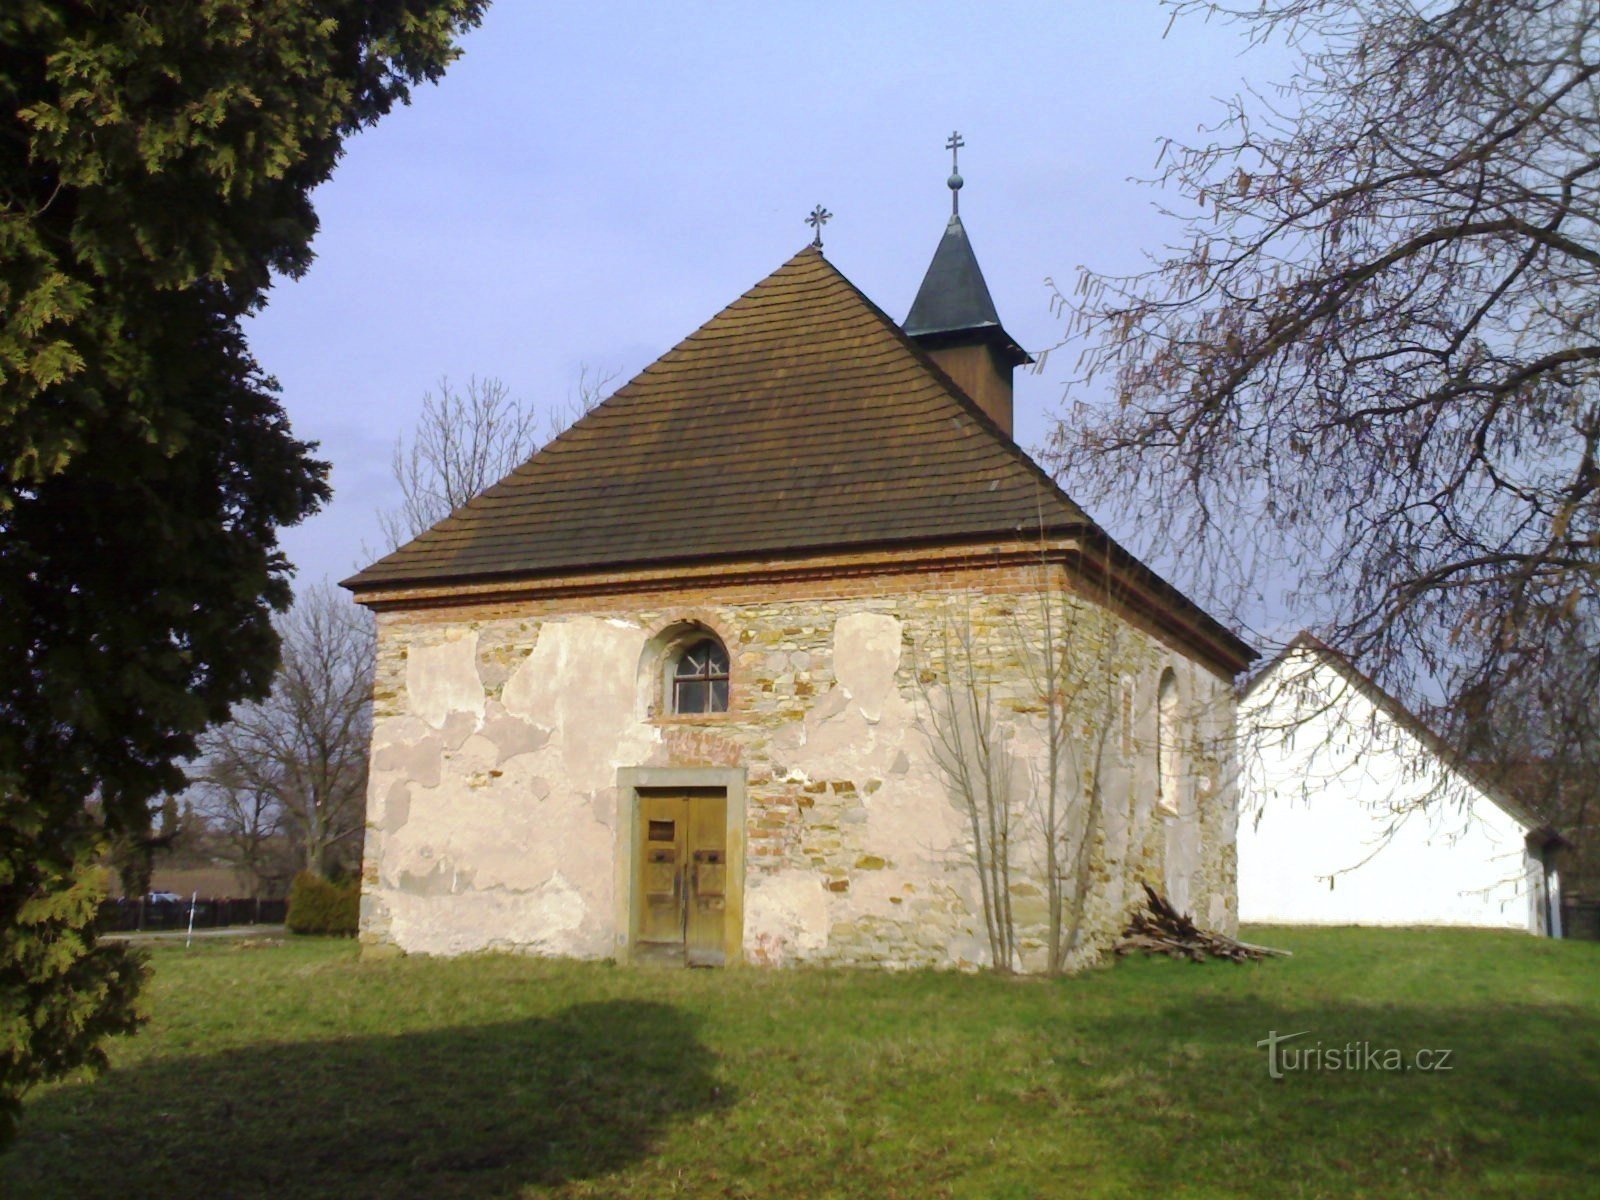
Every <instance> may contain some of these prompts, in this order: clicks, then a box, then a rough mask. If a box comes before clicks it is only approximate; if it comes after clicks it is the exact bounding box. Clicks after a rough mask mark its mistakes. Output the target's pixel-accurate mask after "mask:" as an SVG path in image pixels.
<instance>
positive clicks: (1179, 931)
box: [1113, 883, 1289, 962]
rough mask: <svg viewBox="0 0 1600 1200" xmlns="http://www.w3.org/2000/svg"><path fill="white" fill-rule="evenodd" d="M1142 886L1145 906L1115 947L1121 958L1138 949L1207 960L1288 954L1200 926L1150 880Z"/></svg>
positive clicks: (1282, 955)
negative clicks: (1178, 908) (1158, 890)
mask: <svg viewBox="0 0 1600 1200" xmlns="http://www.w3.org/2000/svg"><path fill="white" fill-rule="evenodd" d="M1143 886H1144V894H1145V907H1144V910H1143V911H1142V912H1137V913H1135V914H1134V916H1133V920H1132V921H1130V922H1129V923H1128V928H1127V929H1125V930H1123V933H1122V938H1121V940H1119V941H1118V942H1117V944H1116V945H1115V946H1114V947H1113V949H1114V950H1115V951H1116V953H1117V956H1118V957H1119V958H1120V957H1122V956H1123V955H1124V954H1132V953H1134V952H1135V951H1140V952H1143V953H1145V954H1165V955H1168V956H1169V957H1171V958H1187V959H1189V960H1190V961H1191V962H1205V960H1206V959H1208V958H1225V959H1228V960H1229V961H1230V962H1256V961H1259V960H1260V959H1263V958H1269V957H1285V958H1286V957H1288V956H1289V951H1287V950H1274V949H1272V948H1271V947H1269V946H1252V945H1251V944H1250V943H1249V942H1241V941H1238V940H1237V939H1235V938H1231V937H1226V936H1224V935H1223V934H1220V933H1212V932H1211V931H1210V930H1207V929H1201V928H1200V927H1199V926H1198V925H1196V924H1195V923H1194V921H1193V919H1192V918H1190V917H1186V916H1185V915H1184V914H1183V913H1181V912H1179V911H1178V910H1177V909H1176V908H1174V907H1173V906H1172V904H1171V902H1170V901H1168V900H1167V898H1166V897H1165V896H1162V895H1161V894H1160V893H1159V892H1157V891H1156V890H1155V889H1154V888H1153V887H1151V886H1150V885H1149V884H1148V883H1147V884H1144V885H1143Z"/></svg>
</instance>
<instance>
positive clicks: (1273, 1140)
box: [0, 929, 1600, 1200]
mask: <svg viewBox="0 0 1600 1200" xmlns="http://www.w3.org/2000/svg"><path fill="white" fill-rule="evenodd" d="M1253 934H1254V936H1255V937H1256V938H1257V939H1258V940H1264V941H1269V942H1271V943H1273V944H1277V945H1282V946H1286V947H1288V948H1290V949H1292V950H1294V952H1295V957H1294V958H1293V959H1289V960H1280V961H1274V962H1268V963H1263V964H1259V965H1252V966H1245V967H1237V966H1233V965H1231V964H1225V963H1216V964H1209V965H1206V966H1193V965H1190V964H1187V963H1177V962H1170V961H1167V960H1138V961H1129V962H1125V963H1123V964H1121V965H1119V966H1118V967H1116V968H1115V969H1113V970H1104V971H1098V972H1094V973H1091V974H1089V975H1088V976H1086V977H1083V978H1078V979H1072V980H1062V981H1038V980H1022V981H1008V980H1002V979H996V978H991V977H986V976H976V977H974V976H962V975H950V974H923V973H918V974H898V975H896V974H878V973H869V972H854V973H842V972H823V971H788V972H761V971H753V970H744V971H726V972H713V971H693V972H685V971H664V970H648V969H640V970H630V969H624V968H616V967H610V966H605V965H600V964H578V963H566V962H547V961H539V960H533V959H519V958H512V957H505V956H481V957H473V958H468V959H459V960H455V961H435V960H427V959H395V960H388V961H381V962H373V961H367V962H362V961H360V960H359V959H358V957H357V954H356V950H355V947H354V946H353V945H351V944H350V943H348V942H318V941H310V942H300V941H291V942H289V943H287V944H285V945H282V946H278V947H273V948H245V947H240V946H237V945H228V944H217V943H212V944H207V945H205V946H197V947H196V948H195V949H194V950H191V951H185V950H183V949H182V948H181V947H162V948H158V949H157V950H155V951H154V952H153V958H154V962H155V977H154V981H153V983H152V985H151V988H150V992H149V996H148V1009H149V1012H150V1023H149V1025H148V1027H147V1028H146V1029H145V1030H144V1031H143V1032H142V1033H141V1034H139V1035H138V1036H137V1037H135V1038H132V1039H128V1040H126V1041H123V1042H121V1043H120V1044H118V1045H117V1046H116V1047H115V1050H114V1053H113V1061H114V1068H113V1070H112V1071H111V1072H110V1073H109V1074H108V1075H106V1076H104V1077H102V1078H100V1079H97V1080H92V1081H70V1082H67V1083H64V1084H59V1085H56V1086H54V1087H51V1088H48V1089H44V1090H42V1091H40V1092H39V1093H37V1094H36V1095H35V1096H34V1097H33V1098H32V1099H31V1102H30V1104H29V1110H28V1114H27V1117H26V1119H25V1123H24V1128H23V1132H22V1136H21V1138H20V1140H19V1141H18V1143H17V1145H16V1147H15V1148H14V1150H13V1151H12V1152H11V1153H10V1154H8V1155H6V1156H5V1157H4V1158H0V1196H5V1197H17V1198H23V1197H28V1198H33V1197H39V1198H48V1197H74V1198H77V1197H95V1196H107V1197H134V1198H140V1197H150V1198H151V1200H183V1198H186V1197H195V1198H202V1197H203V1198H206V1200H209V1198H211V1197H256V1196H259V1197H274V1198H282V1197H309V1196H319V1197H320V1196H328V1197H339V1198H342V1200H354V1198H357V1197H412V1196H415V1197H472V1198H480V1197H483V1198H486V1197H500V1196H625V1197H650V1198H652V1200H654V1198H658V1197H669V1196H727V1197H755V1196H761V1197H834V1196H837V1197H869V1198H871V1200H894V1198H896V1197H917V1198H922V1197H939V1196H952V1197H984V1198H1002V1200H1012V1198H1021V1197H1035V1196H1048V1197H1053V1196H1184V1197H1190V1196H1219V1197H1221V1196H1227V1197H1232V1196H1262V1197H1273V1198H1275V1200H1276V1198H1280V1197H1301V1196H1305V1197H1310V1196H1338V1197H1349V1196H1440V1197H1467V1196H1506V1197H1510V1196H1525V1195H1537V1196H1540V1197H1555V1196H1574V1197H1578V1196H1582V1197H1590V1196H1594V1195H1597V1194H1600V1176H1597V1175H1596V1170H1597V1167H1600V1151H1597V1150H1596V1146H1595V1142H1596V1124H1595V1122H1596V1117H1597V1115H1600V945H1593V944H1582V943H1554V942H1548V941H1537V940H1534V939H1532V938H1528V937H1526V936H1522V935H1517V934H1498V933H1487V932H1475V931H1458V932H1447V931H1421V930H1396V931H1375V930H1353V929H1342V930H1323V931H1308V930H1292V931H1291V930H1256V931H1253ZM1271 1029H1276V1030H1279V1031H1285V1032H1286V1031H1293V1030H1301V1029H1308V1030H1311V1031H1312V1033H1311V1035H1310V1036H1308V1037H1307V1038H1304V1039H1301V1042H1300V1043H1299V1044H1307V1043H1311V1042H1313V1041H1315V1040H1319V1039H1320V1040H1321V1041H1322V1043H1323V1044H1324V1046H1325V1047H1333V1046H1335V1045H1343V1044H1344V1043H1345V1042H1349V1041H1361V1040H1365V1041H1367V1042H1370V1043H1371V1044H1372V1045H1374V1046H1381V1047H1388V1046H1394V1047H1397V1048H1400V1049H1402V1050H1405V1051H1406V1052H1407V1053H1408V1054H1409V1053H1410V1052H1412V1051H1415V1050H1417V1049H1424V1048H1427V1049H1449V1050H1451V1051H1452V1052H1453V1055H1452V1059H1451V1066H1452V1068H1453V1069H1452V1070H1450V1071H1448V1072H1443V1073H1431V1072H1419V1071H1409V1072H1402V1073H1378V1072H1371V1073H1369V1072H1348V1071H1341V1072H1337V1073H1330V1072H1322V1073H1301V1074H1290V1075H1289V1076H1288V1077H1287V1078H1284V1079H1282V1080H1276V1081H1275V1080H1272V1079H1269V1078H1268V1076H1267V1070H1266V1054H1265V1051H1263V1050H1259V1049H1257V1048H1256V1046H1255V1043H1256V1042H1257V1041H1258V1040H1259V1039H1261V1038H1264V1037H1265V1036H1266V1035H1267V1032H1268V1030H1271Z"/></svg>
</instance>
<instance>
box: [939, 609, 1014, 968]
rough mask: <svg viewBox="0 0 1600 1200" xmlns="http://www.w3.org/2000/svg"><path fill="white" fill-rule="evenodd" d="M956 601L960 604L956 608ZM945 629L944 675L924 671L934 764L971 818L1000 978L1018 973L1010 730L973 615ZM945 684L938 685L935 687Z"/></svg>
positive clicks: (955, 617)
mask: <svg viewBox="0 0 1600 1200" xmlns="http://www.w3.org/2000/svg"><path fill="white" fill-rule="evenodd" d="M953 600H954V598H952V601H953ZM946 616H947V619H946V620H944V621H943V622H942V623H941V625H940V629H939V633H940V645H939V652H940V659H939V663H938V665H937V669H936V670H933V671H923V670H919V671H918V672H917V677H918V679H921V680H923V681H924V686H923V690H922V701H923V705H924V708H925V711H926V713H927V718H926V728H927V733H928V741H929V744H930V746H931V748H932V751H933V758H934V762H935V763H936V764H937V766H938V768H939V771H940V773H941V774H942V775H943V776H944V777H945V780H946V782H947V783H948V784H949V786H950V790H951V792H952V793H953V794H954V798H955V800H956V802H957V804H958V805H959V806H960V808H961V810H962V812H963V813H964V815H965V816H966V818H967V833H968V836H969V837H970V838H971V858H972V864H973V866H974V867H975V868H976V870H977V874H978V890H979V895H980V897H981V901H982V907H983V923H984V931H985V933H986V934H987V935H988V940H989V957H990V961H991V962H992V963H993V965H994V969H995V970H996V971H1000V972H1002V973H1009V972H1011V971H1013V970H1015V969H1016V966H1017V927H1016V921H1015V919H1014V917H1013V915H1012V911H1011V893H1012V889H1013V886H1014V878H1013V868H1014V865H1015V864H1014V858H1013V853H1012V835H1013V832H1014V826H1015V824H1016V817H1017V814H1016V812H1015V809H1014V805H1013V798H1012V779H1013V776H1012V756H1011V751H1010V747H1009V746H1008V745H1007V742H1008V740H1009V734H1010V730H1009V729H1008V728H1007V726H1006V725H1005V724H1004V723H1003V722H1002V720H1001V716H1000V710H999V705H998V701H997V698H996V695H995V681H994V680H993V678H992V677H991V675H990V672H989V670H988V668H987V666H986V662H985V660H986V657H987V656H985V655H984V654H983V653H982V652H981V651H980V650H979V648H978V647H977V645H976V642H977V634H976V631H975V628H974V625H975V623H974V621H973V619H972V614H971V613H970V612H966V613H962V614H957V613H955V612H954V611H953V610H952V611H951V612H949V613H947V614H946ZM933 681H937V682H933Z"/></svg>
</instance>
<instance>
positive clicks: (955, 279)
mask: <svg viewBox="0 0 1600 1200" xmlns="http://www.w3.org/2000/svg"><path fill="white" fill-rule="evenodd" d="M903 328H904V329H905V332H906V336H908V337H911V338H914V339H915V340H916V341H918V342H920V343H921V344H922V345H923V346H924V347H932V346H936V345H950V344H952V343H966V342H969V341H970V342H983V343H988V344H989V345H991V346H993V347H994V348H995V350H996V351H997V352H998V353H1000V354H1001V355H1002V356H1003V357H1004V358H1005V359H1006V360H1007V361H1008V362H1009V363H1010V364H1011V365H1012V366H1017V365H1019V364H1021V363H1028V362H1032V361H1033V358H1032V356H1031V355H1029V353H1028V352H1027V351H1026V350H1024V349H1022V347H1020V346H1018V345H1017V343H1016V339H1014V338H1013V337H1012V336H1011V335H1010V334H1009V333H1007V332H1006V331H1005V329H1004V328H1003V327H1002V326H1001V324H1000V314H999V313H997V312H995V308H994V300H993V299H992V298H991V297H990V295H989V285H988V284H987V283H985V282H984V281H983V272H982V271H981V270H980V269H979V268H978V256H977V255H975V254H974V253H973V252H972V243H971V242H970V241H968V240H967V230H966V226H964V225H962V224H961V216H960V214H959V213H955V214H952V215H951V217H950V224H948V225H946V226H945V228H944V237H942V238H940V239H939V248H938V249H937V250H935V251H934V252H933V261H932V262H931V263H929V264H928V273H927V274H926V275H924V276H923V277H922V287H921V288H919V289H918V290H917V298H916V299H915V300H913V301H912V302H911V312H910V313H909V314H908V315H907V316H906V323H905V325H904V326H903Z"/></svg>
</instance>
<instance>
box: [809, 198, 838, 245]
mask: <svg viewBox="0 0 1600 1200" xmlns="http://www.w3.org/2000/svg"><path fill="white" fill-rule="evenodd" d="M831 220H833V214H832V213H831V212H829V211H828V210H827V209H825V208H823V207H822V205H820V204H819V205H817V206H816V207H815V208H813V209H812V210H811V215H810V216H809V217H807V218H806V224H807V225H809V226H811V228H812V229H814V230H816V236H814V237H813V238H812V239H811V244H812V245H813V246H815V247H816V248H817V249H818V250H821V249H822V227H823V226H824V225H826V224H827V223H828V222H829V221H831Z"/></svg>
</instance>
